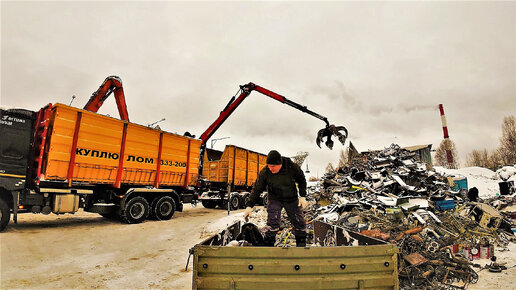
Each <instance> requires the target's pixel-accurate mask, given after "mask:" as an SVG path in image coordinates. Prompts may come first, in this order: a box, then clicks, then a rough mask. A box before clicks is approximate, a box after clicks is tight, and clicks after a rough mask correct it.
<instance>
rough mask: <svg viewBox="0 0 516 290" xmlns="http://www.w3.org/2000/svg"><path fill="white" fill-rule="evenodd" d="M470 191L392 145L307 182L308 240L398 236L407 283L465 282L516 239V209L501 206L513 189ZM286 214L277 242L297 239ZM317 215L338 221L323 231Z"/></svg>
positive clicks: (391, 239)
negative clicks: (481, 195) (477, 264)
mask: <svg viewBox="0 0 516 290" xmlns="http://www.w3.org/2000/svg"><path fill="white" fill-rule="evenodd" d="M457 183H458V182H457ZM477 192H478V191H477ZM470 196H471V194H470V195H469V196H468V190H467V188H462V187H461V186H456V184H455V182H454V179H453V178H452V177H449V176H443V175H441V174H439V173H437V172H436V171H434V170H432V169H431V168H428V167H427V165H426V164H425V163H423V162H419V161H417V160H416V158H415V156H414V153H411V152H409V151H407V150H405V149H402V148H400V147H399V146H398V145H395V144H393V145H391V146H390V147H388V148H385V149H384V150H381V151H375V152H368V153H367V154H362V155H360V156H359V157H356V158H354V159H353V161H352V162H351V163H350V164H347V165H345V166H344V167H341V168H338V169H337V170H335V171H333V172H329V173H327V174H326V175H325V176H324V177H323V178H322V180H321V182H320V184H319V185H318V186H312V187H311V188H308V198H307V199H308V200H309V201H310V206H309V207H308V208H307V209H306V210H305V215H306V220H307V231H308V239H307V241H308V242H307V244H311V245H312V246H337V245H358V244H359V243H358V239H353V238H351V237H350V234H355V235H357V234H359V235H360V236H361V237H364V236H365V237H369V238H371V239H372V240H371V241H373V240H375V241H384V242H388V243H393V244H396V245H398V248H399V250H400V254H399V256H400V257H399V259H398V261H399V269H398V270H399V278H400V288H401V289H464V288H466V287H467V286H468V285H469V284H473V283H476V282H477V280H478V274H477V272H476V271H475V270H474V268H473V262H472V261H473V260H476V259H480V258H484V259H488V258H491V257H493V256H494V247H506V245H507V244H508V243H509V242H511V241H512V242H513V241H515V238H514V233H513V231H512V228H513V227H514V225H512V224H511V218H513V216H512V215H511V213H507V214H505V213H501V212H499V209H501V208H503V207H504V206H507V205H510V204H512V203H513V202H514V199H515V194H512V195H504V196H498V197H497V198H491V199H488V200H481V199H478V197H475V201H477V202H475V201H472V200H470V198H469V197H470ZM477 196H478V194H477ZM262 213H263V215H266V212H265V211H263V212H262ZM284 215H285V216H284V218H283V219H282V223H281V227H280V228H281V231H280V232H279V234H278V235H277V241H276V246H280V247H286V246H294V245H295V240H294V237H293V234H292V232H291V225H290V224H289V222H288V219H287V217H286V214H285V213H284ZM255 219H259V221H260V222H262V223H263V222H264V221H265V220H264V219H265V218H264V217H263V216H262V217H260V215H255ZM513 220H514V219H513ZM257 221H258V220H257ZM319 221H322V222H324V223H323V224H329V225H333V226H334V227H335V228H331V227H330V228H325V227H324V226H322V227H323V229H322V230H321V224H320V223H319ZM314 224H316V226H315V227H316V229H315V232H314ZM355 237H357V236H355ZM360 239H361V240H362V244H363V243H364V242H363V238H360ZM353 241H354V242H353ZM371 241H370V242H371ZM486 267H488V266H486ZM491 268H493V269H495V270H498V269H501V268H500V267H491Z"/></svg>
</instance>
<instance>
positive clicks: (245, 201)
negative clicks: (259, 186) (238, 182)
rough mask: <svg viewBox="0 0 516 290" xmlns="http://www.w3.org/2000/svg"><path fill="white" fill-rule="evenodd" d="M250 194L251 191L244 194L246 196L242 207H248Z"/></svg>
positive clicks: (243, 198)
mask: <svg viewBox="0 0 516 290" xmlns="http://www.w3.org/2000/svg"><path fill="white" fill-rule="evenodd" d="M250 195H251V194H249V193H246V194H244V196H243V197H242V205H241V206H240V208H246V206H247V202H248V201H249V196H250Z"/></svg>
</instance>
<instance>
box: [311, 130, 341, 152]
mask: <svg viewBox="0 0 516 290" xmlns="http://www.w3.org/2000/svg"><path fill="white" fill-rule="evenodd" d="M341 131H342V132H341ZM331 136H336V137H337V138H338V139H339V141H340V143H342V145H344V143H345V142H346V138H347V137H348V130H347V129H346V127H344V126H338V127H337V126H335V125H329V126H327V127H326V128H323V129H321V130H319V132H318V133H317V138H316V139H315V143H316V144H317V146H319V148H321V142H322V141H324V140H323V139H324V137H326V142H325V144H326V146H327V147H328V148H330V150H331V149H333V141H332V140H331Z"/></svg>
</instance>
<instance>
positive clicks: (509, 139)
mask: <svg viewBox="0 0 516 290" xmlns="http://www.w3.org/2000/svg"><path fill="white" fill-rule="evenodd" d="M498 152H499V154H500V158H501V160H502V163H503V165H513V164H516V122H515V118H514V116H508V117H505V118H503V124H502V137H501V138H500V147H499V149H498Z"/></svg>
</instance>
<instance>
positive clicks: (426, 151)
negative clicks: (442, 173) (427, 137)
mask: <svg viewBox="0 0 516 290" xmlns="http://www.w3.org/2000/svg"><path fill="white" fill-rule="evenodd" d="M403 149H407V150H408V151H410V152H414V153H416V156H415V159H416V160H419V161H421V162H425V163H426V164H429V165H432V155H431V154H430V152H431V151H432V144H426V145H416V146H408V147H403Z"/></svg>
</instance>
